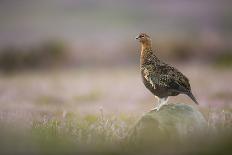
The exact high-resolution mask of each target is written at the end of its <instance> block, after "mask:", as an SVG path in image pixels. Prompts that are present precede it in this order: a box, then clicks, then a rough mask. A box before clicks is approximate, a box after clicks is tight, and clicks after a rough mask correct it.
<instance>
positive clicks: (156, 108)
mask: <svg viewBox="0 0 232 155" xmlns="http://www.w3.org/2000/svg"><path fill="white" fill-rule="evenodd" d="M159 110H160V107H159V106H157V107H155V108H152V109H151V111H159Z"/></svg>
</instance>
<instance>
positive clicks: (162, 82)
mask: <svg viewBox="0 0 232 155" xmlns="http://www.w3.org/2000/svg"><path fill="white" fill-rule="evenodd" d="M136 39H137V40H138V41H139V42H140V43H141V55H140V71H141V75H142V79H143V83H144V85H145V86H146V88H147V89H149V90H150V91H151V92H152V94H154V95H155V96H156V97H157V98H158V106H157V107H155V108H154V110H157V111H159V109H160V108H161V107H162V106H163V105H165V104H167V101H168V97H169V96H177V95H179V94H186V95H188V96H189V97H190V98H191V99H192V100H193V101H194V102H195V103H196V104H198V102H197V100H196V98H195V97H194V96H193V94H192V92H191V87H190V84H189V80H188V78H187V77H186V76H184V75H183V74H182V73H181V72H180V71H178V70H177V69H176V68H174V67H172V66H170V65H168V64H166V63H164V62H162V61H161V60H159V58H158V57H157V56H156V55H155V52H153V50H152V41H151V38H150V37H149V36H148V35H147V34H145V33H141V34H139V35H138V36H137V37H136Z"/></svg>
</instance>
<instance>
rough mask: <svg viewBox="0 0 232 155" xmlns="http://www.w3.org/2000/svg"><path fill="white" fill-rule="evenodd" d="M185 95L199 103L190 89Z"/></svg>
mask: <svg viewBox="0 0 232 155" xmlns="http://www.w3.org/2000/svg"><path fill="white" fill-rule="evenodd" d="M186 95H188V96H189V97H190V98H191V99H192V100H193V101H194V102H195V103H196V104H199V103H198V102H197V100H196V98H195V97H194V96H193V94H192V92H191V91H190V92H188V93H186Z"/></svg>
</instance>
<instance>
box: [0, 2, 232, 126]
mask: <svg viewBox="0 0 232 155" xmlns="http://www.w3.org/2000/svg"><path fill="white" fill-rule="evenodd" d="M231 6H232V1H230V0H201V1H200V0H172V1H171V0H143V1H139V0H117V1H114V0H40V1H37V0H20V1H18V0H1V1H0V22H1V23H0V106H1V108H0V119H1V121H3V122H14V123H16V124H20V125H22V124H23V125H25V126H30V123H29V124H28V122H33V121H34V120H35V119H41V118H43V117H44V116H45V115H46V116H49V117H53V116H57V117H65V116H66V115H67V114H70V113H71V114H72V113H75V114H81V115H82V114H94V113H99V109H100V111H104V113H109V114H116V115H121V114H125V115H132V114H134V115H138V116H140V115H141V114H143V113H144V112H147V111H149V110H150V109H151V108H153V107H154V106H155V103H156V99H155V98H154V96H153V95H152V94H151V93H150V92H149V91H148V90H147V89H146V88H145V87H144V86H143V84H142V80H141V77H140V71H139V69H140V68H139V56H140V45H139V43H138V42H137V41H136V40H135V37H136V35H137V34H138V33H140V32H146V33H148V34H149V35H150V36H151V37H152V39H153V48H154V50H155V51H156V54H157V56H158V57H160V59H162V60H164V61H165V62H167V63H170V64H172V65H173V66H175V67H177V68H178V69H179V70H180V71H181V72H183V73H184V74H185V75H186V76H187V77H188V78H189V79H190V83H191V86H192V90H193V93H194V94H195V96H196V98H197V99H198V102H199V103H200V105H199V107H200V108H201V109H203V110H204V108H207V109H215V108H219V109H227V110H228V109H231V107H232V105H231V99H232V87H231V86H232V85H231V79H232V7H231ZM169 102H185V103H188V104H191V105H194V103H193V102H192V101H191V100H190V99H189V98H188V97H186V96H184V95H179V96H178V97H172V98H171V99H170V101H169ZM122 107H123V108H122ZM203 110H202V111H203ZM212 115H213V117H212V118H213V119H214V120H217V119H221V117H220V116H221V115H215V116H214V114H212ZM223 116H224V115H223ZM229 116H230V118H231V115H229ZM223 119H224V117H223ZM231 120H232V119H230V123H231Z"/></svg>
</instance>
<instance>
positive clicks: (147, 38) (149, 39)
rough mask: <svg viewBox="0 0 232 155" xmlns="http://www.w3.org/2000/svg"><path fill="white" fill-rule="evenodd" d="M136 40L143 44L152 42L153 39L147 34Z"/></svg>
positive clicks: (139, 36) (141, 34)
mask: <svg viewBox="0 0 232 155" xmlns="http://www.w3.org/2000/svg"><path fill="white" fill-rule="evenodd" d="M135 39H137V40H138V41H139V42H140V43H142V44H146V43H150V42H151V38H150V37H149V35H147V34H146V33H140V34H139V35H138V36H137V37H136V38H135Z"/></svg>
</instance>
